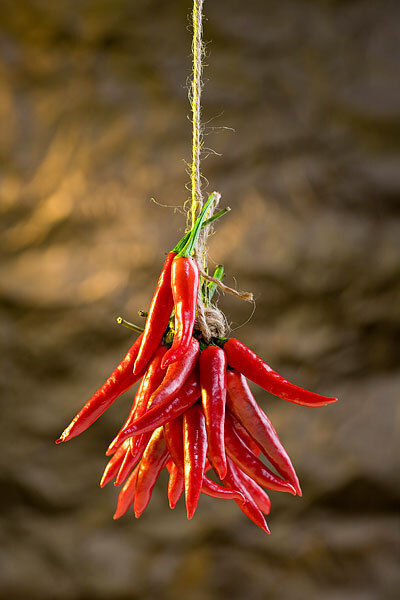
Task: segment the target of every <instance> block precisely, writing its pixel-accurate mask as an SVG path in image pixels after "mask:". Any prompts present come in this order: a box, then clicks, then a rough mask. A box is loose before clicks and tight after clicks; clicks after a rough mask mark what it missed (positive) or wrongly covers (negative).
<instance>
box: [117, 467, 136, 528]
mask: <svg viewBox="0 0 400 600" xmlns="http://www.w3.org/2000/svg"><path fill="white" fill-rule="evenodd" d="M139 467H140V465H137V466H136V467H135V468H134V470H133V471H132V473H131V474H130V475H129V477H128V479H127V480H126V483H125V485H124V487H123V488H122V489H121V491H120V493H119V496H118V504H117V510H116V511H115V514H114V516H113V519H119V518H120V517H122V515H124V514H125V513H126V512H127V510H128V509H129V507H130V506H131V505H132V504H133V501H134V500H135V491H136V480H137V476H138V473H139Z"/></svg>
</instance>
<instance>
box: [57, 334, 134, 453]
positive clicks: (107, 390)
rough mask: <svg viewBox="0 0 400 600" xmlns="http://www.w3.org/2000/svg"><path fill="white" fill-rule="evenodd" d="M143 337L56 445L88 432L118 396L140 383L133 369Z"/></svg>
mask: <svg viewBox="0 0 400 600" xmlns="http://www.w3.org/2000/svg"><path fill="white" fill-rule="evenodd" d="M142 335H143V334H142ZM142 335H140V336H139V337H138V339H137V340H136V342H135V343H134V344H132V346H131V347H130V348H129V350H128V352H127V353H126V355H125V357H124V359H123V360H122V361H121V362H120V363H119V365H118V366H117V367H116V368H115V369H114V371H113V372H112V373H111V375H110V377H108V379H107V380H106V381H105V383H103V385H102V386H101V388H99V389H98V390H97V391H96V392H95V393H94V394H93V396H92V397H91V398H90V400H88V402H86V404H85V406H84V407H83V408H82V409H81V410H80V411H79V412H78V414H77V415H76V416H75V417H74V418H73V419H72V421H71V423H70V424H69V425H68V427H67V428H66V429H65V430H64V431H63V433H62V434H61V436H60V437H59V438H58V440H57V441H56V444H59V443H61V442H67V441H68V440H71V439H72V438H74V437H76V436H77V435H79V434H81V433H83V432H84V431H86V429H87V428H88V427H90V425H92V424H93V423H94V422H95V421H96V419H98V418H99V417H100V416H101V415H102V414H103V413H104V412H105V411H106V410H107V408H109V407H110V406H111V404H112V403H113V402H114V401H115V400H116V399H117V398H118V396H120V395H121V394H122V393H123V392H126V390H128V389H129V388H130V387H132V386H133V385H134V384H135V383H136V382H137V381H138V379H139V377H140V376H139V375H133V373H132V368H133V363H134V362H135V359H136V356H137V353H138V352H139V347H140V343H141V340H142Z"/></svg>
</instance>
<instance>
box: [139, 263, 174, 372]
mask: <svg viewBox="0 0 400 600" xmlns="http://www.w3.org/2000/svg"><path fill="white" fill-rule="evenodd" d="M175 256H176V252H169V253H168V254H167V258H166V259H165V263H164V266H163V268H162V271H161V274H160V277H159V279H158V282H157V287H156V291H155V293H154V296H153V299H152V301H151V304H150V308H149V312H148V315H147V319H146V325H145V328H144V332H143V338H142V343H141V345H140V349H139V352H138V355H137V358H136V361H135V365H134V369H133V372H134V373H135V374H138V373H141V372H142V371H143V369H144V368H145V367H146V365H147V363H148V362H149V360H150V359H151V358H152V356H153V354H154V352H155V351H156V350H157V348H158V346H159V345H160V343H161V340H162V337H163V335H164V332H165V330H166V328H167V326H168V322H169V319H170V317H171V313H172V309H173V307H174V300H173V296H172V288H171V266H172V261H173V260H174V258H175Z"/></svg>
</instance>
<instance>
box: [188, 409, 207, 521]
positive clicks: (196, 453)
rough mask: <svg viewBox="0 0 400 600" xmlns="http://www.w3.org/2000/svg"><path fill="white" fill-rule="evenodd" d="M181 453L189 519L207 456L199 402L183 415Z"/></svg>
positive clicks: (199, 488)
mask: <svg viewBox="0 0 400 600" xmlns="http://www.w3.org/2000/svg"><path fill="white" fill-rule="evenodd" d="M183 455H184V474H185V500H186V509H187V518H188V519H191V518H192V517H193V515H194V513H195V511H196V508H197V504H198V501H199V498H200V493H201V488H202V483H203V477H204V471H205V466H206V458H207V432H206V420H205V417H204V413H203V410H202V407H201V406H200V405H199V404H194V405H193V406H192V407H191V408H189V410H187V411H186V412H185V414H184V415H183Z"/></svg>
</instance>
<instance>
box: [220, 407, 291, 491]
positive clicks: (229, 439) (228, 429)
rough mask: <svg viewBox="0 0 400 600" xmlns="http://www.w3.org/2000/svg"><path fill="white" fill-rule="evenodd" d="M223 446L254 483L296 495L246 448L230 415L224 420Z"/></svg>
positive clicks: (288, 484)
mask: <svg viewBox="0 0 400 600" xmlns="http://www.w3.org/2000/svg"><path fill="white" fill-rule="evenodd" d="M225 442H226V443H225V446H226V453H227V455H228V456H229V457H230V458H231V459H232V461H233V462H234V463H236V465H237V466H238V467H240V469H241V470H242V471H244V472H245V473H246V474H247V475H249V476H250V477H251V478H252V479H254V481H256V482H257V483H259V484H260V485H262V486H263V487H266V488H268V489H270V490H276V491H277V492H289V493H291V494H293V495H296V491H295V489H294V487H293V486H292V485H290V483H287V481H284V480H283V479H281V478H280V477H278V476H277V475H274V473H273V472H272V471H270V470H269V469H268V468H267V467H266V466H265V465H264V464H263V463H262V462H261V460H259V459H258V458H257V457H256V455H255V454H253V452H252V451H251V450H250V449H249V448H247V446H246V444H245V443H244V442H243V441H242V440H241V438H240V437H239V435H238V434H237V432H236V430H235V428H234V426H233V423H232V420H231V418H230V415H229V414H227V415H226V419H225Z"/></svg>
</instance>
